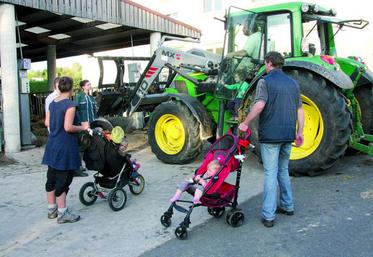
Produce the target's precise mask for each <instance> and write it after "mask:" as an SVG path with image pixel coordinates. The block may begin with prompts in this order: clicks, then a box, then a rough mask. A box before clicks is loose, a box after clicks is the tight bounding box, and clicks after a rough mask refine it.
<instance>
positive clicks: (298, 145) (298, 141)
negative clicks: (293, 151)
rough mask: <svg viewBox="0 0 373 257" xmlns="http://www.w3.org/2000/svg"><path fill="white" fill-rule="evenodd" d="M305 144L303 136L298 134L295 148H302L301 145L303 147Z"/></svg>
mask: <svg viewBox="0 0 373 257" xmlns="http://www.w3.org/2000/svg"><path fill="white" fill-rule="evenodd" d="M303 142H304V137H303V134H302V133H297V135H296V136H295V146H296V147H300V146H301V145H303Z"/></svg>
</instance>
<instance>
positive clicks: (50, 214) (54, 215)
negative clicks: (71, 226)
mask: <svg viewBox="0 0 373 257" xmlns="http://www.w3.org/2000/svg"><path fill="white" fill-rule="evenodd" d="M57 216H58V210H57V205H56V206H55V207H54V208H48V219H55V218H57Z"/></svg>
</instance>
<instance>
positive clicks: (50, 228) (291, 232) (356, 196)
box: [0, 133, 373, 257]
mask: <svg viewBox="0 0 373 257" xmlns="http://www.w3.org/2000/svg"><path fill="white" fill-rule="evenodd" d="M144 138H145V137H144V135H143V134H141V133H140V134H138V135H134V136H132V138H131V136H130V142H131V143H132V146H133V147H134V148H135V149H134V150H135V151H136V152H135V153H134V154H133V156H134V157H135V158H137V159H138V160H139V161H140V162H141V164H142V168H141V173H142V174H143V175H144V177H145V179H146V188H145V191H144V192H143V193H142V194H141V195H139V196H133V195H131V194H130V192H129V190H128V189H126V191H127V194H128V200H127V205H126V207H125V208H124V209H123V210H122V211H120V212H113V211H111V210H110V208H109V206H108V204H107V202H106V201H101V200H99V201H97V202H96V203H95V204H94V205H93V206H89V207H86V206H84V205H82V204H81V203H80V202H79V199H78V194H79V189H80V187H81V186H82V185H83V184H84V183H85V182H87V181H92V178H91V177H86V178H76V179H75V180H74V181H73V184H72V187H71V193H70V194H69V196H68V203H69V206H70V207H71V208H72V209H73V210H74V211H76V212H78V213H79V214H81V216H82V220H81V221H79V222H78V223H74V224H63V225H58V224H57V223H56V221H55V220H48V219H47V218H46V199H45V192H44V183H45V171H46V169H45V167H43V166H42V165H40V160H41V157H42V154H43V148H36V149H33V150H29V151H25V152H21V153H19V154H16V155H14V158H16V159H17V160H18V161H19V163H17V164H10V165H5V166H1V167H0V170H1V172H0V194H1V196H2V197H1V200H0V213H1V218H0V256H7V257H10V256H16V257H18V256H22V257H24V256H38V257H42V256H54V257H59V256H61V257H62V256H64V257H65V256H126V257H127V256H129V257H133V256H140V255H142V256H160V257H161V256H162V257H164V256H372V252H373V239H372V238H373V237H372V233H371V232H372V231H373V222H372V216H373V184H372V181H373V171H372V170H373V160H372V158H368V157H367V156H360V155H358V156H352V157H345V158H344V159H343V161H342V162H340V163H339V164H338V165H337V166H336V167H335V168H334V169H333V170H332V171H331V172H330V173H329V174H328V175H324V176H320V177H315V178H309V177H299V178H293V185H294V191H295V196H296V208H297V210H296V215H295V216H293V217H283V216H282V217H279V219H278V221H277V223H276V226H275V227H274V228H272V229H266V228H264V227H263V226H262V225H261V223H260V221H259V220H260V217H259V213H260V202H261V194H260V193H261V191H262V183H263V181H262V180H263V177H262V172H261V167H260V165H259V164H258V162H257V161H256V159H255V157H252V156H251V157H250V158H248V160H247V161H246V163H245V165H244V172H243V175H242V184H241V185H242V187H241V191H240V197H239V201H240V203H241V207H242V208H243V210H244V212H245V215H246V220H245V223H244V224H243V226H242V227H240V228H231V227H229V226H228V225H227V224H226V223H225V221H224V218H222V219H215V218H211V216H209V215H208V214H207V212H206V209H205V208H197V209H196V210H195V211H194V212H193V215H192V219H191V221H192V224H191V227H190V230H189V238H188V239H187V240H186V241H180V240H175V236H174V229H175V228H176V226H177V225H178V223H179V222H180V221H181V219H182V215H180V214H178V213H177V214H175V215H174V218H173V224H172V225H171V227H170V228H167V229H165V228H163V227H162V225H161V224H160V222H159V218H160V216H161V215H162V213H163V212H164V211H165V210H166V208H167V207H168V204H169V203H168V199H169V198H170V196H171V195H172V194H173V192H174V190H175V185H176V184H177V183H178V182H180V181H181V180H183V179H184V177H187V176H190V175H191V174H192V172H193V170H194V169H195V168H196V167H198V165H199V164H200V162H201V158H202V157H201V158H200V159H199V160H196V161H195V162H194V163H191V164H188V165H183V166H179V165H166V164H163V163H161V162H160V161H158V160H157V159H156V158H155V157H154V155H153V154H152V153H151V151H150V149H149V147H147V146H146V145H144ZM90 174H91V175H92V174H93V173H92V172H90ZM202 244H203V246H202ZM201 249H202V250H201ZM201 251H202V252H201Z"/></svg>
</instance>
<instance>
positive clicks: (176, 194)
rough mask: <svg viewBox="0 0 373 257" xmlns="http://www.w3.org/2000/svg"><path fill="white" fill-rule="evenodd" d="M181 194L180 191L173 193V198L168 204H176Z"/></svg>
mask: <svg viewBox="0 0 373 257" xmlns="http://www.w3.org/2000/svg"><path fill="white" fill-rule="evenodd" d="M182 193H183V191H181V190H180V189H176V192H175V194H174V196H173V197H172V198H171V199H170V202H171V203H173V202H176V201H177V200H179V199H180V197H181V194H182Z"/></svg>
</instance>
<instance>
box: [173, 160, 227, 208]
mask: <svg viewBox="0 0 373 257" xmlns="http://www.w3.org/2000/svg"><path fill="white" fill-rule="evenodd" d="M219 169H220V163H219V161H218V160H212V161H211V162H210V163H209V164H208V165H207V171H206V173H205V174H203V175H195V176H194V177H193V178H189V179H188V180H187V181H184V182H182V183H180V184H179V185H178V186H177V189H176V192H175V194H174V196H173V197H172V198H171V200H170V201H171V203H173V202H175V201H177V200H179V199H180V197H181V194H182V193H183V192H184V191H186V190H189V191H194V197H193V203H194V204H199V203H201V201H200V199H201V197H202V194H203V190H204V189H205V186H206V185H207V183H208V182H209V181H210V179H212V178H213V177H214V176H215V174H216V173H217V172H218V171H219Z"/></svg>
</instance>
